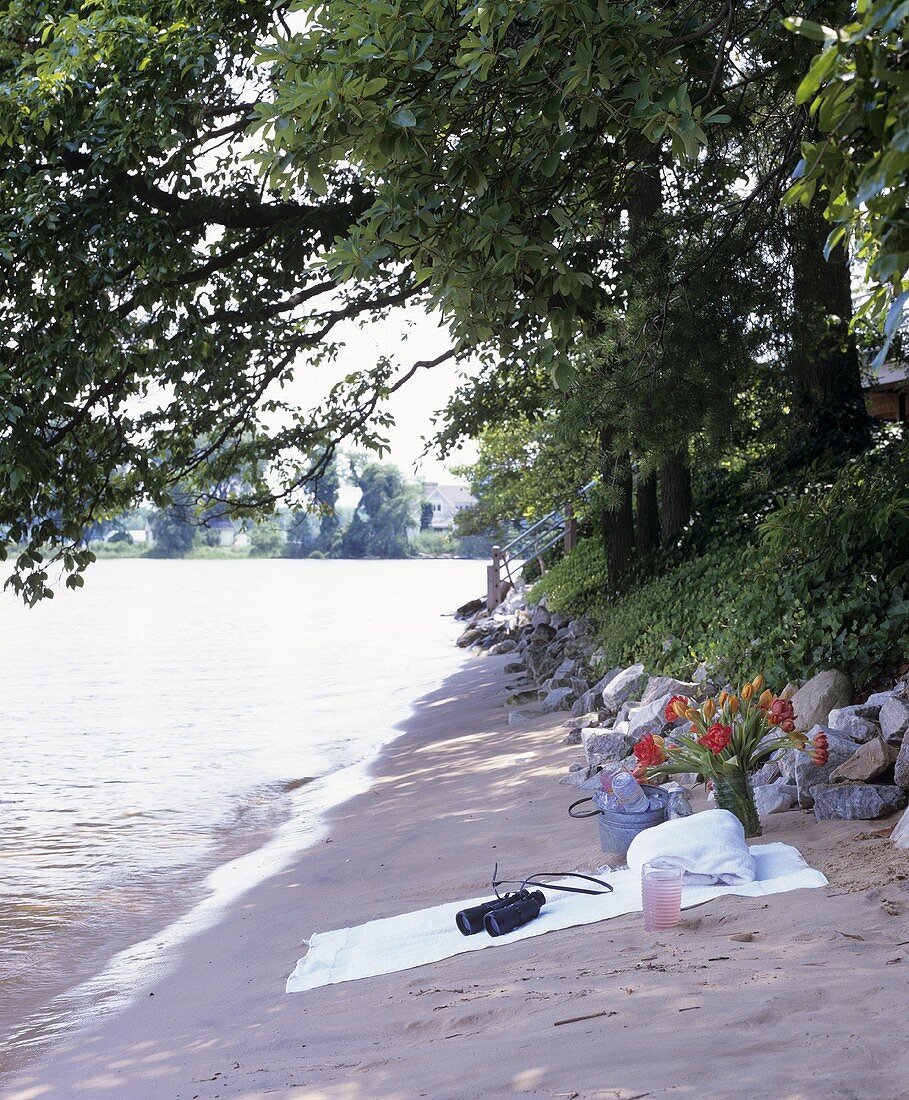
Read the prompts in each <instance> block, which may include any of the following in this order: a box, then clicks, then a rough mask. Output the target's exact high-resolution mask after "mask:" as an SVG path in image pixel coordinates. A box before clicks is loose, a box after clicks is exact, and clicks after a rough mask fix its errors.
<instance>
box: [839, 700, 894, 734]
mask: <svg viewBox="0 0 909 1100" xmlns="http://www.w3.org/2000/svg"><path fill="white" fill-rule="evenodd" d="M880 713H881V704H880V703H872V702H871V700H870V699H869V700H867V701H866V702H864V703H853V704H852V706H851V707H837V709H836V710H832V711H831V712H830V719H829V720H828V722H827V725H828V726H833V728H834V729H839V726H837V725H836V723H835V722H834V721H833V718H834V716H835V715H840V714H854V715H856V716H857V717H859V718H867V719H868V720H869V721H870V722H876V721H877V719H878V715H879V714H880Z"/></svg>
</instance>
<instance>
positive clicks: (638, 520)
mask: <svg viewBox="0 0 909 1100" xmlns="http://www.w3.org/2000/svg"><path fill="white" fill-rule="evenodd" d="M634 534H635V546H636V547H637V552H638V557H639V558H642V559H643V558H647V557H649V556H650V555H651V554H652V553H653V552H654V550H656V548H657V547H658V546H659V545H660V510H659V506H658V504H657V479H656V474H648V476H647V477H645V478H643V479H641V480H640V481H638V483H637V487H636V489H635V523H634Z"/></svg>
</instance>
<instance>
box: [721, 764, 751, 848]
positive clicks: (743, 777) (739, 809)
mask: <svg viewBox="0 0 909 1100" xmlns="http://www.w3.org/2000/svg"><path fill="white" fill-rule="evenodd" d="M713 787H714V792H715V795H716V804H717V806H719V807H720V809H721V810H729V811H730V813H734V814H735V816H736V817H737V818H738V819H739V821H741V823H742V825H744V827H745V836H760V835H761V819H760V818H759V817H758V812H757V806H755V804H754V788H753V787H752V786H751V776H750V775H749V774H748V772H746V771H745V769H744V768H736V770H735V771H734V772H732V773H731V774H728V775H721V776H717V777H716V778H715V779H714V781H713Z"/></svg>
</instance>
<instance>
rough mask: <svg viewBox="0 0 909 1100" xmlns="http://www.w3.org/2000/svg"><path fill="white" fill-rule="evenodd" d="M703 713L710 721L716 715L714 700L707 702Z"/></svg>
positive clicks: (702, 708)
mask: <svg viewBox="0 0 909 1100" xmlns="http://www.w3.org/2000/svg"><path fill="white" fill-rule="evenodd" d="M701 711H702V713H703V715H704V717H705V718H706V719H708V721H709V720H710V719H711V718H712V717H713V716H714V715H715V714H716V703H715V702H714V701H713V700H712V699H708V700H707V702H706V703H705V704H704V705H703V707H701Z"/></svg>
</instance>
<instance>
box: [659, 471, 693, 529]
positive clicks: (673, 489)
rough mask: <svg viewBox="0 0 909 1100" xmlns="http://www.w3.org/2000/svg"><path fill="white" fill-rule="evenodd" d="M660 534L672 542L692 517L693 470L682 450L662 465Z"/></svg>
mask: <svg viewBox="0 0 909 1100" xmlns="http://www.w3.org/2000/svg"><path fill="white" fill-rule="evenodd" d="M660 497H661V498H662V499H661V501H660V504H661V510H660V534H661V536H662V539H663V544H664V545H665V544H666V543H669V542H672V541H673V539H675V538H676V536H677V535H678V534H679V532H680V531H681V530H682V528H683V527H684V526H685V524H686V523H687V522H688V520H689V519H690V518H691V471H690V470H689V469H688V462H687V460H686V457H685V455H684V454H683V453H682V452H681V451H676V453H675V454H674V455H672V457H671V458H668V459H667V460H666V461H665V462H664V463H663V465H662V466H661V467H660Z"/></svg>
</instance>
